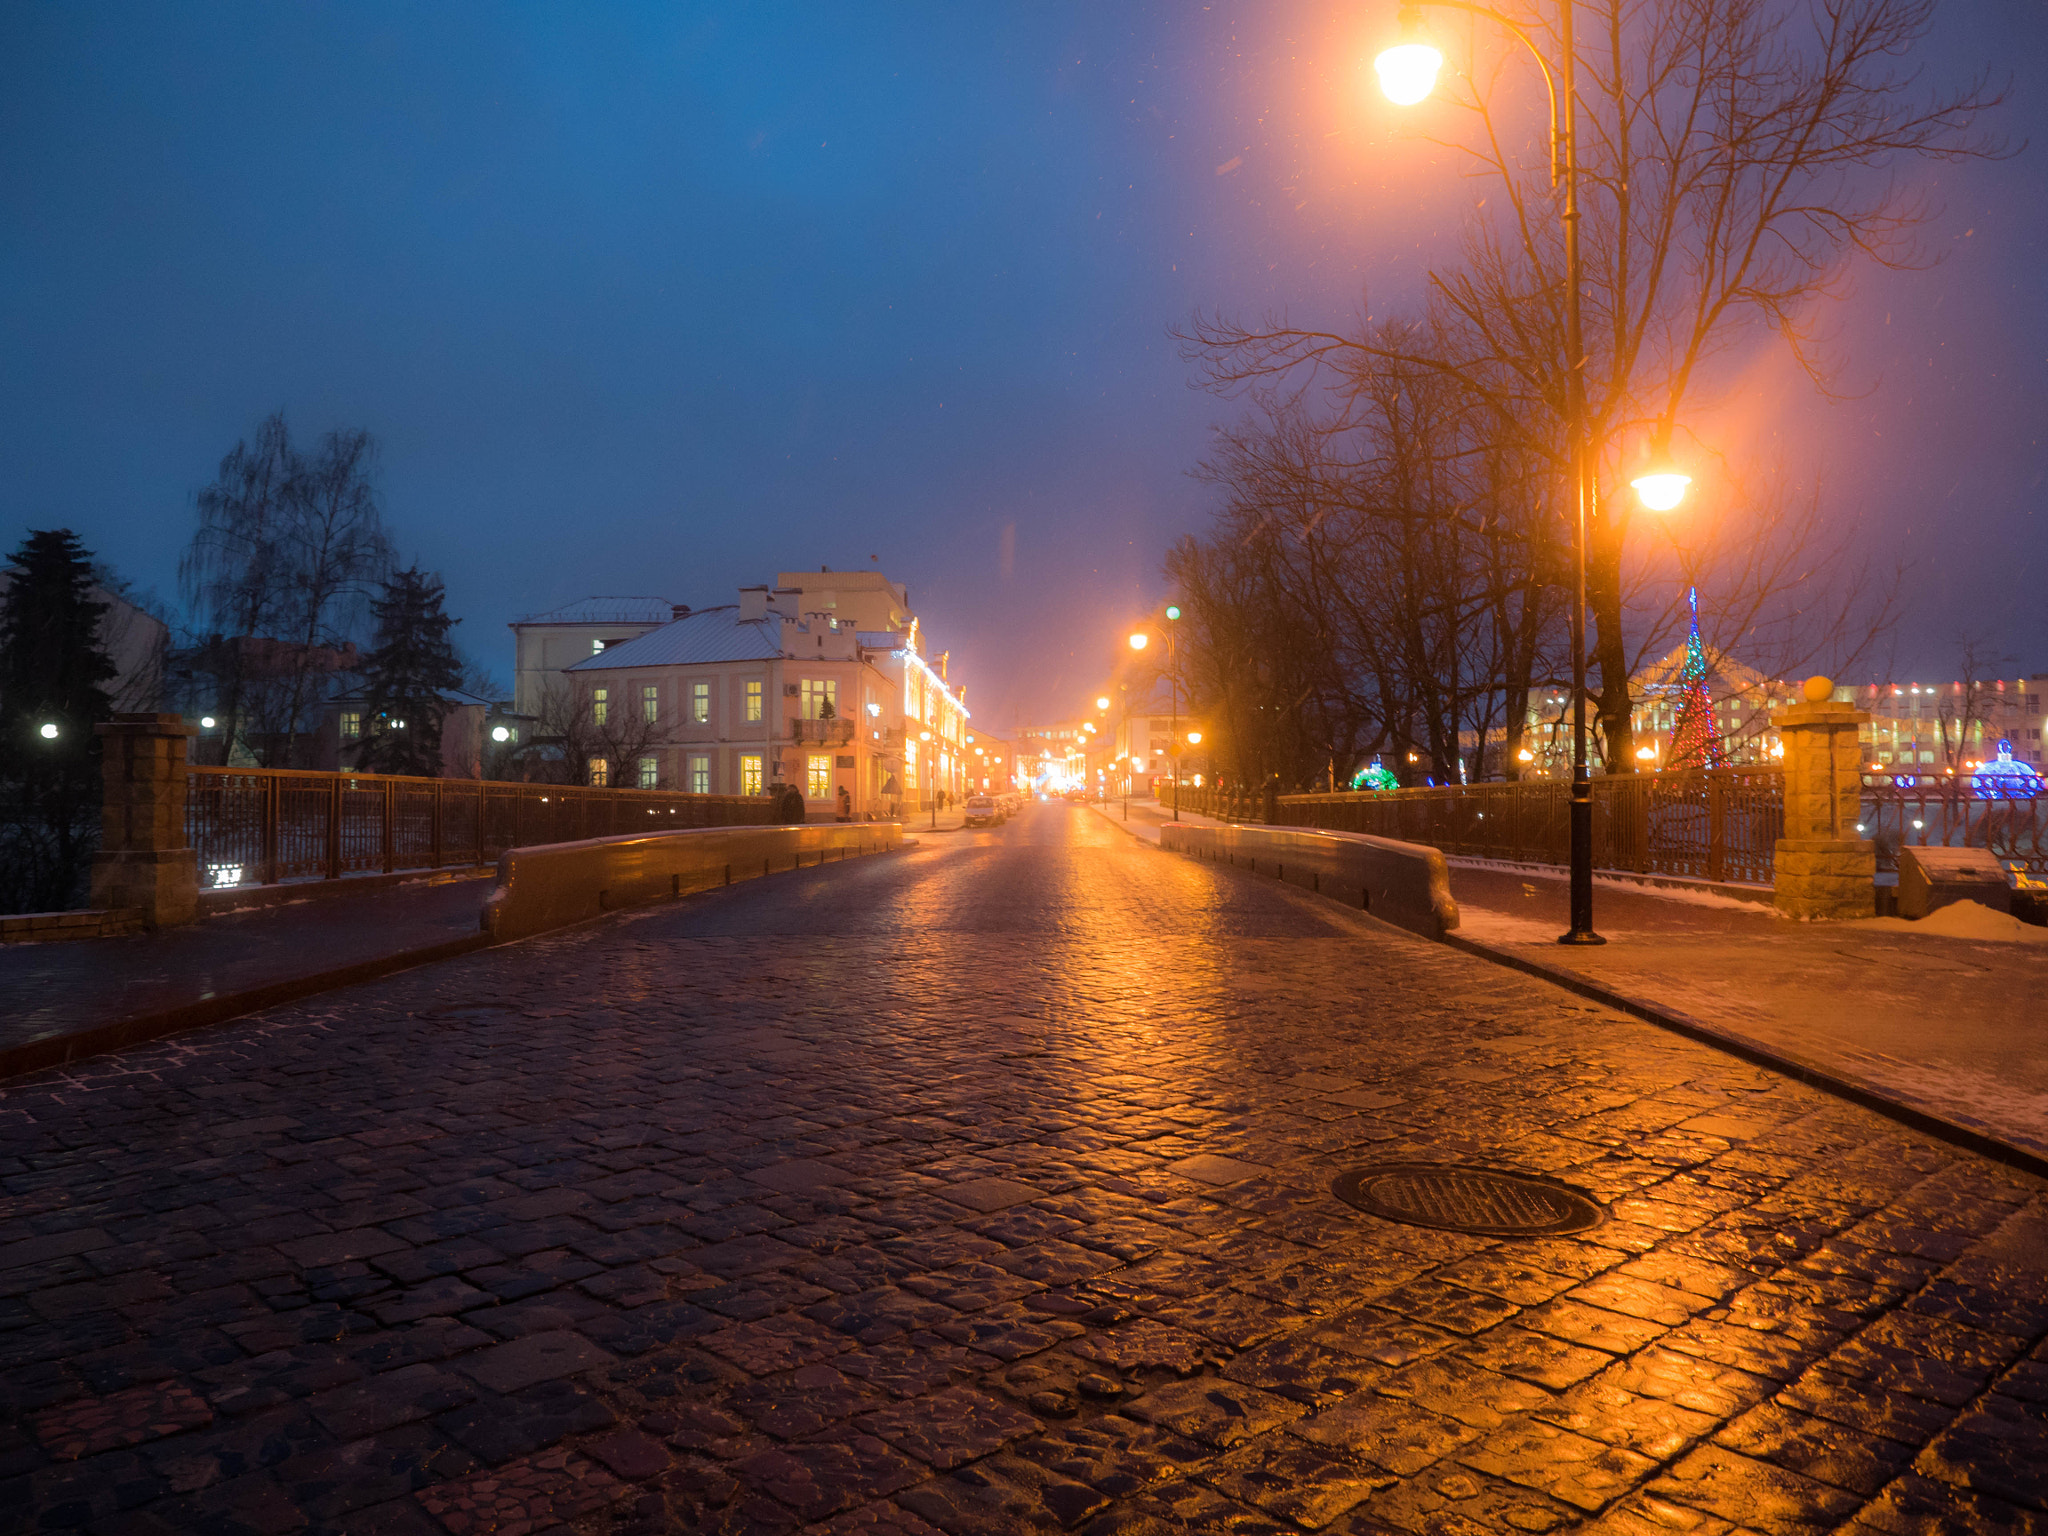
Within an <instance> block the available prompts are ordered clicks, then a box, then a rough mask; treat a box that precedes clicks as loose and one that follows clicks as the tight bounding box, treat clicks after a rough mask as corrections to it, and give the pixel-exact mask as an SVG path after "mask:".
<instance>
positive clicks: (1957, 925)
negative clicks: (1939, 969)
mask: <svg viewBox="0 0 2048 1536" xmlns="http://www.w3.org/2000/svg"><path fill="white" fill-rule="evenodd" d="M1856 929H1857V932H1859V933H1868V932H1872V931H1882V932H1884V933H1928V934H1936V935H1938V936H1940V937H1942V938H1945V939H1974V940H1976V941H1978V942H1979V943H1985V942H1988V943H1993V944H2048V928H2036V927H2035V926H2034V925H2033V924H2032V923H2023V922H2021V921H2020V920H2019V919H2018V918H2016V917H2014V916H2013V915H2012V914H2011V913H2010V912H1994V911H1992V910H1991V908H1989V907H1987V906H1985V905H1984V903H1983V902H1981V901H1956V902H1951V903H1950V904H1949V905H1947V906H1945V907H1942V908H1940V909H1939V910H1937V911H1934V912H1931V913H1929V914H1928V915H1927V916H1926V917H1923V918H1920V919H1918V920H1917V921H1915V920H1913V919H1909V918H1903V917H1873V918H1869V919H1867V920H1865V921H1862V922H1859V923H1858V924H1857V925H1856Z"/></svg>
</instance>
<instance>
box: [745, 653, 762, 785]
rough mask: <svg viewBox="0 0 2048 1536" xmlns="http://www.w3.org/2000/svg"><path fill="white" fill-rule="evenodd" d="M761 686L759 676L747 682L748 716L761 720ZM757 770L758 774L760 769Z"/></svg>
mask: <svg viewBox="0 0 2048 1536" xmlns="http://www.w3.org/2000/svg"><path fill="white" fill-rule="evenodd" d="M761 688H762V683H761V680H760V679H759V678H755V679H754V681H752V682H751V683H749V684H747V718H748V719H749V720H759V719H760V718H761ZM755 761H756V762H758V761H759V759H758V758H757V759H755ZM756 772H757V776H758V770H756ZM747 793H748V794H750V795H754V794H759V793H760V791H759V790H755V789H750V790H748V791H747Z"/></svg>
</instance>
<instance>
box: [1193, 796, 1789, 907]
mask: <svg viewBox="0 0 2048 1536" xmlns="http://www.w3.org/2000/svg"><path fill="white" fill-rule="evenodd" d="M1570 805H1571V785H1570V784H1568V783H1566V782H1564V781H1562V780H1551V779H1539V780H1532V781H1529V782H1525V783H1519V784H1471V785H1445V786H1441V787H1433V788H1427V789H1392V790H1382V791H1366V792H1361V793H1355V794H1353V793H1346V794H1324V795H1282V796H1280V797H1279V815H1278V822H1277V824H1278V825H1281V826H1297V827H1322V828H1326V829H1328V830H1330V831H1334V832H1364V833H1368V834H1370V835H1372V836H1375V837H1392V838H1398V839H1400V840H1401V841H1403V842H1410V843H1426V844H1428V845H1429V846H1431V847H1433V848H1437V849H1440V850H1441V851H1443V852H1444V853H1448V854H1457V855H1462V856H1464V857H1467V858H1482V859H1505V860H1510V861H1512V862H1515V863H1527V864H1568V863H1570V861H1571V851H1570V843H1569V826H1570V809H1569V807H1570ZM1181 806H1182V808H1183V809H1185V810H1192V811H1196V812H1198V813H1200V814H1202V815H1209V816H1220V817H1222V818H1223V819H1226V820H1232V821H1251V820H1257V819H1259V811H1258V807H1257V804H1256V797H1253V796H1248V795H1243V794H1236V795H1229V794H1219V793H1217V792H1216V791H1213V790H1192V791H1183V794H1182V799H1181ZM1211 806H1221V807H1222V809H1210V807H1211ZM1784 826H1785V801H1784V775H1783V773H1782V772H1781V771H1780V770H1778V769H1776V768H1714V769H1705V770H1695V771H1691V772H1685V771H1678V772H1672V771H1666V772H1663V773H1644V774H1616V775H1613V776H1611V777H1606V778H1597V779H1595V780H1593V865H1594V867H1595V868H1596V869H1607V870H1625V871H1628V872H1631V873H1634V874H1644V875H1678V876H1685V877H1690V878H1692V879H1697V880H1713V881H1721V882H1728V883H1739V884H1749V885H1769V884H1770V883H1771V876H1772V861H1773V855H1774V852H1775V849H1776V844H1777V841H1778V839H1779V838H1780V837H1781V836H1783V835H1784Z"/></svg>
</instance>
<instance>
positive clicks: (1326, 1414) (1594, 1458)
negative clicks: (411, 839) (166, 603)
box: [0, 805, 2048, 1536]
mask: <svg viewBox="0 0 2048 1536" xmlns="http://www.w3.org/2000/svg"><path fill="white" fill-rule="evenodd" d="M1740 985H1741V978H1740V977H1739V976H1732V977H1731V978H1730V986H1731V987H1739V986H1740ZM1455 1160H1471V1161H1477V1162H1484V1163H1488V1164H1492V1165H1506V1166H1511V1167H1515V1168H1519V1169H1523V1170H1527V1171H1532V1172H1538V1173H1544V1174H1549V1175H1552V1176H1554V1177H1558V1178H1562V1179H1565V1180H1567V1181H1569V1182H1571V1183H1573V1184H1576V1185H1578V1186H1580V1187H1582V1188H1584V1189H1586V1190H1588V1191H1590V1192H1591V1193H1592V1194H1593V1195H1595V1196H1596V1197H1597V1198H1598V1199H1599V1200H1601V1201H1603V1202H1605V1203H1606V1204H1607V1206H1608V1209H1609V1215H1608V1219H1607V1220H1606V1221H1604V1222H1603V1223H1602V1224H1601V1225H1599V1226H1597V1227H1595V1228H1593V1229H1592V1230H1591V1231H1589V1232H1586V1233H1584V1234H1583V1235H1581V1236H1578V1237H1564V1238H1545V1239H1493V1238H1483V1237H1470V1236H1462V1235H1455V1234H1450V1233H1445V1232H1440V1231H1435V1230H1430V1229H1425V1228H1421V1227H1415V1226H1405V1225H1396V1224H1393V1223H1390V1222H1386V1221H1381V1220H1378V1219H1376V1218H1373V1217H1371V1216H1367V1215H1364V1214H1362V1213H1360V1212H1359V1211H1357V1210H1355V1209H1353V1208H1352V1207H1351V1206H1349V1205H1346V1204H1343V1203H1341V1202H1339V1201H1338V1200H1337V1199H1336V1198H1335V1197H1333V1196H1332V1195H1331V1193H1330V1185H1331V1182H1332V1180H1333V1178H1335V1177H1336V1175H1338V1174H1339V1173H1340V1172H1342V1171H1343V1170H1345V1169H1347V1168H1351V1167H1356V1166H1358V1165H1361V1164H1364V1163H1368V1162H1403V1161H1455ZM0 1215H4V1223H0V1396H4V1410H0V1414H4V1417H0V1479H4V1482H0V1528H5V1529H9V1530H12V1529H24V1530H25V1529H73V1528H80V1529H86V1530H91V1531H105V1532H123V1533H130V1532H132V1533H137V1536H140V1533H149V1532H163V1531H189V1530H206V1531H221V1532H239V1531H249V1532H266V1533H267V1532H288V1531H298V1530H306V1531H332V1532H348V1533H351V1536H354V1533H365V1536H369V1533H383V1532H391V1533H400V1532H424V1533H431V1532H437V1531H443V1530H445V1531H448V1532H454V1533H458V1536H465V1533H472V1532H475V1533H481V1532H497V1533H518V1532H531V1531H546V1530H550V1529H555V1528H557V1527H562V1528H566V1529H573V1530H576V1531H618V1532H626V1531H631V1532H645V1533H649V1536H653V1533H657V1532H664V1531H697V1530H705V1531H722V1532H740V1531H763V1532H781V1531H787V1530H798V1529H803V1530H811V1531H817V1532H830V1533H833V1536H841V1533H844V1536H852V1533H856V1532H862V1533H876V1536H883V1533H905V1536H907V1533H922V1532H930V1531H933V1530H938V1531H945V1532H948V1533H970V1532H1018V1531H1023V1532H1029V1531H1037V1530H1057V1529H1075V1530H1082V1531H1090V1532H1105V1533H1132V1536H1136V1533H1150V1532H1167V1531H1180V1530H1189V1531H1228V1532H1260V1531H1295V1530H1301V1529H1309V1530H1331V1531H1415V1532H1423V1531H1428V1532H1496V1531H1529V1532H1544V1531H1563V1530H1568V1529H1587V1530H1598V1531H1612V1532H1645V1533H1646V1532H1690V1533H1697V1536H1723V1533H1730V1532H1736V1531H1753V1532H1763V1533H1772V1536H1778V1533H1786V1536H1789V1533H1794V1532H1805V1531H1818V1530H1831V1529H1840V1528H1851V1529H1867V1530H1872V1531H1883V1532H1893V1533H1910V1532H1930V1531H1971V1532H2020V1531H2034V1530H2042V1529H2048V1515H2044V1513H2043V1510H2044V1507H2048V1346H2044V1335H2048V1210H2044V1203H2043V1187H2042V1185H2041V1183H2040V1182H2039V1181H2038V1180H2036V1179H2033V1178H2031V1177H2028V1176H2025V1175H2022V1174H2018V1173H2015V1172H2012V1171H2010V1170H2008V1169H2006V1168H2003V1167H2000V1166H1998V1165H1996V1164H1993V1163H1990V1162H1987V1161H1985V1160H1983V1159H1980V1158H1977V1157H1974V1156H1971V1155H1969V1154H1966V1153H1963V1152H1959V1151H1957V1150H1955V1149H1953V1148H1950V1147H1948V1146H1945V1145H1943V1144H1941V1143H1939V1142H1936V1141H1933V1140H1930V1139H1927V1138H1925V1137H1923V1136H1920V1135H1917V1134H1915V1133H1913V1132H1911V1131H1907V1130H1904V1129H1902V1128H1900V1127H1899V1126H1897V1125H1895V1124H1893V1123H1892V1122H1889V1121H1887V1120H1885V1119H1883V1118H1880V1117H1879V1116H1877V1115H1875V1114H1873V1113H1869V1112H1867V1111H1864V1110H1862V1109H1858V1108H1855V1107H1853V1106H1850V1105H1847V1104H1844V1103H1842V1102H1839V1101H1837V1100H1834V1099H1831V1098H1829V1097H1827V1096H1825V1095H1823V1094H1820V1093H1818V1092H1815V1091H1813V1090H1810V1089H1807V1088H1805V1087H1803V1086H1801V1085H1799V1084H1798V1083H1796V1082H1792V1081H1789V1080H1786V1079H1783V1078H1780V1077H1776V1076H1772V1075H1770V1074H1767V1073H1764V1072H1762V1071H1759V1070H1757V1069H1754V1068H1752V1067H1749V1066H1746V1065H1745V1064H1743V1063H1742V1062H1740V1061H1737V1060H1734V1059H1731V1058H1729V1057H1725V1056H1722V1055H1718V1054H1716V1053H1715V1052H1713V1051H1711V1050H1708V1049H1706V1048H1704V1047H1701V1046H1698V1045H1695V1044H1692V1043H1690V1042H1688V1041H1686V1040H1683V1039H1680V1038H1678V1037H1675V1036H1672V1035H1668V1034H1665V1033H1661V1032H1659V1031H1658V1030H1656V1029H1654V1028H1652V1027H1650V1026H1648V1025H1646V1024H1642V1023H1638V1022H1636V1021H1633V1020H1631V1019H1628V1018H1625V1017H1623V1016H1621V1015H1619V1014H1615V1013H1612V1012H1609V1011H1607V1010H1604V1009H1601V1008H1598V1007H1595V1006H1593V1005H1590V1004H1587V1003H1584V1002H1582V1001H1581V1000H1579V999H1578V998H1576V997H1573V996H1570V995H1568V994H1566V993H1564V992H1562V991H1560V990H1558V989H1556V988H1554V987H1551V986H1549V985H1546V984H1544V983H1541V982H1538V981H1536V980H1533V979H1531V978H1528V977H1525V976H1522V975H1520V974H1517V973H1514V972H1511V971H1508V970H1505V969H1501V968H1497V967H1495V966H1492V965H1489V964H1488V963H1486V962H1484V961H1482V960H1480V959H1477V958H1473V957H1470V956H1467V955H1463V954H1460V953H1457V952H1454V951H1451V950H1449V949H1446V948H1439V947H1434V946H1431V945H1428V944H1425V943H1423V942H1422V941H1419V940H1414V939H1410V938H1408V937H1406V936H1404V935H1399V934H1396V933H1394V932H1393V931H1392V930H1390V929H1387V928H1384V927H1380V926H1378V925H1375V924H1373V923H1371V922H1370V921H1368V920H1366V919H1363V918H1361V917H1357V916H1354V915H1352V914H1350V913H1348V912H1346V911H1345V910H1343V909H1341V908H1339V907H1337V906H1336V905H1335V904H1334V903H1327V902H1323V901H1320V900H1319V899H1318V898H1315V897H1312V896H1309V895H1307V894H1305V893H1302V892H1300V891H1297V890H1295V889H1293V888H1290V887H1282V886H1279V885H1277V884H1275V883H1273V882H1271V881H1260V880H1256V879H1254V878H1251V877H1247V876H1245V875H1242V874H1240V873H1237V872H1235V871H1232V870H1230V869H1229V868H1226V867H1218V866H1215V865H1211V864H1201V863H1195V862H1192V861H1188V860H1183V859H1180V858H1177V857H1175V856H1173V855H1170V854H1165V853H1161V852H1159V851H1157V850H1156V849H1153V848H1151V847H1147V846H1144V845H1142V844H1141V843H1139V842H1138V841H1136V840H1135V839H1133V838H1131V837H1129V836H1128V835H1126V834H1125V833H1124V832H1123V831H1121V830H1120V829H1119V828H1117V827H1115V826H1113V825H1111V824H1110V823H1109V822H1107V821H1106V820H1104V819H1103V818H1101V817H1099V816H1096V815H1093V814H1091V813H1089V812H1087V811H1085V810H1082V809H1079V808H1072V807H1067V806H1063V805H1046V806H1039V807H1035V808H1031V809H1028V810H1027V811H1026V812H1025V814H1024V815H1023V816H1022V817H1021V818H1020V819H1019V820H1017V821H1014V822H1012V823H1010V824H1009V825H1008V826H1006V827H1003V828H1001V829H998V830H994V831H987V832H961V833H954V834H949V835H946V836H943V837H939V838H930V839H927V840H926V841H925V842H924V843H923V844H922V846H920V847H918V848H915V849H912V850H908V851H906V852H903V853H901V854H897V855H891V856H887V857H879V858H873V859H866V860H861V861H858V862H854V863H850V864H846V865H840V866H834V867H830V868H826V869H821V870H817V871H804V872H801V873H797V874H784V875H777V876H774V877H772V878H768V879H761V880H755V881H751V882H748V883H746V884H744V885H740V886H735V887H733V888H731V889H729V890H721V891H715V892H711V893H708V894H706V895H704V896H700V897H695V898H690V899H687V900H685V901H682V902H679V903H676V904H674V905H669V906H663V907H659V908H654V909H648V910H645V911H641V912H638V913H633V914H628V915H626V916H624V917H621V918H616V919H612V920H608V921H606V922H603V923H600V924H597V925H593V926H590V927H586V928H582V929H577V930H572V931H569V932H565V933H561V934H557V935H554V936H552V937H548V938H544V939H539V940H534V941H529V942H526V943H523V944H519V945H515V946H511V947H508V948H502V949H497V950H491V951H484V952H480V953H477V954H474V955H471V956H467V957H464V958H462V959H458V960H451V961H447V962H443V963H440V964H437V965H432V966H428V967H424V968H421V969H418V970H415V971H412V972H408V973H405V974H402V975H398V976H395V977H391V978H389V979H387V980H384V981H380V982H376V983H373V984H369V985H365V986H361V987H357V988H354V989H351V990H347V991H343V992H337V993H333V994H330V995H328V996H325V997H321V998H317V999H314V1000H312V1001H310V1002H306V1003H302V1004H299V1005H295V1006H292V1007H287V1008H280V1009H276V1010H273V1011H271V1012H269V1013H266V1014H262V1015H258V1016H256V1017H253V1018H249V1019H245V1020H242V1021H239V1022H236V1023H230V1024H225V1025H221V1026H218V1027H214V1028H211V1029H207V1030H203V1031H199V1032H196V1033H192V1034H188V1035H184V1036H180V1037H177V1038H174V1039H172V1040H169V1041H167V1042H165V1043H163V1044H160V1045H156V1046H152V1047H148V1048H144V1049H138V1050H133V1051H130V1052H127V1053H124V1054H120V1055H115V1056H110V1057H103V1058H99V1059H96V1060H92V1061H87V1062H84V1063H82V1064H80V1065H78V1066H76V1067H74V1068H71V1069H68V1070H66V1071H63V1072H50V1073H45V1074H43V1075H41V1076H38V1077H34V1078H27V1079H22V1080H19V1081H17V1082H14V1083H12V1084H9V1085H8V1086H7V1088H6V1090H5V1092H4V1095H0Z"/></svg>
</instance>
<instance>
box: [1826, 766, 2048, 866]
mask: <svg viewBox="0 0 2048 1536" xmlns="http://www.w3.org/2000/svg"><path fill="white" fill-rule="evenodd" d="M1859 814H1861V816H1862V818H1863V820H1862V823H1861V824H1860V826H1859V827H1858V834H1859V835H1860V836H1863V837H1867V838H1869V839H1870V840H1871V841H1872V842H1874V843H1876V844H1877V868H1878V872H1879V873H1880V874H1884V873H1888V872H1889V873H1896V872H1897V870H1898V867H1899V850H1900V849H1901V848H1906V847H1912V848H1988V849H1990V850H1991V853H1992V855H1993V856H1994V857H1995V858H1996V859H1997V860H1998V861H1999V863H2001V864H2003V865H2004V866H2005V867H2006V869H2007V870H2009V871H2011V872H2014V873H2017V874H2023V875H2025V876H2026V878H2028V879H2030V880H2044V879H2048V795H2037V796H2035V797H2034V798H2033V799H2031V800H1980V799H1978V798H1977V797H1976V795H1975V794H1973V793H1972V791H1971V786H1970V780H1969V778H1968V777H1967V776H1964V775H1957V774H1946V773H1944V774H1889V773H1866V774H1864V775H1863V802H1862V809H1861V811H1860V813H1859Z"/></svg>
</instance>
